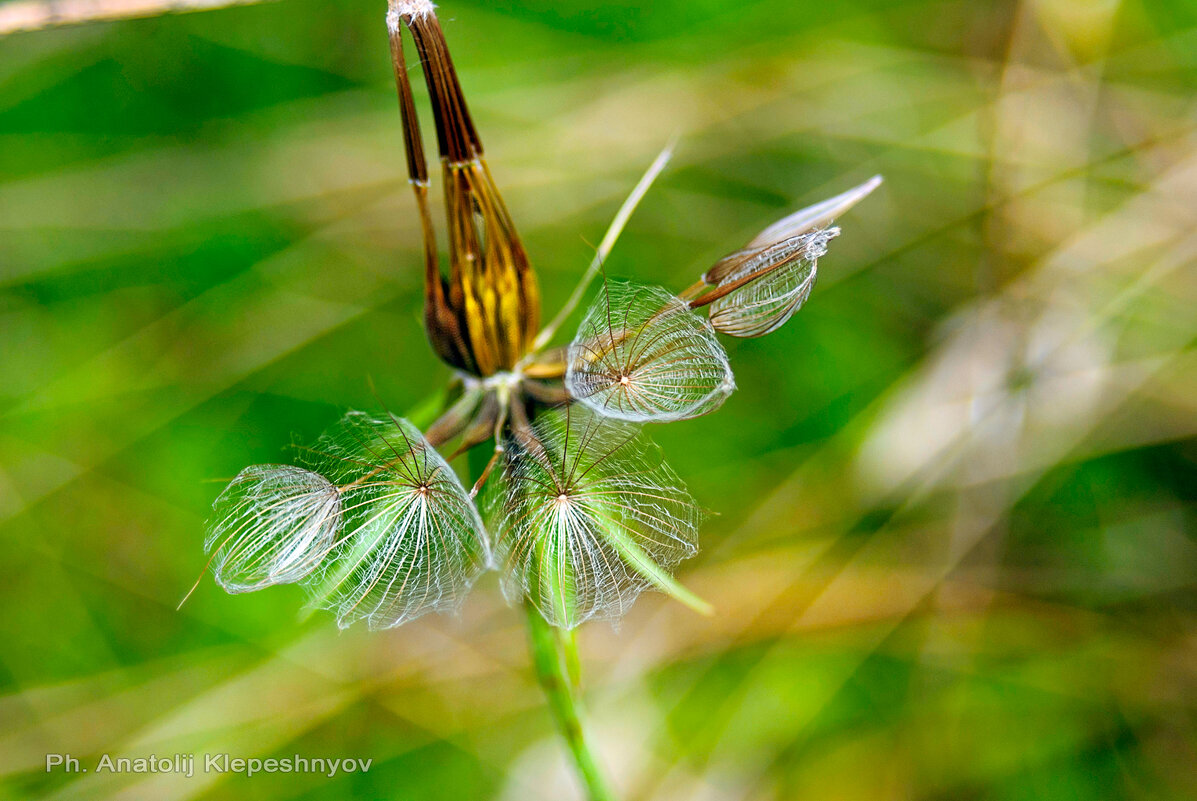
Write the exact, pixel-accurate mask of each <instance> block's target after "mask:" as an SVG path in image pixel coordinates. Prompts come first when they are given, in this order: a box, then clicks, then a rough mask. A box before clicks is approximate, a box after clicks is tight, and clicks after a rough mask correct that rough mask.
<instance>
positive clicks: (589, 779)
mask: <svg viewBox="0 0 1197 801" xmlns="http://www.w3.org/2000/svg"><path fill="white" fill-rule="evenodd" d="M524 611H525V613H526V614H527V620H528V647H529V649H530V650H531V652H532V663H533V665H534V666H535V667H536V678H537V679H538V680H539V681H540V686H541V689H543V690H544V694H545V697H546V698H548V701H549V708H550V709H551V710H552V712H553V718H554V719H555V720H556V721H557V728H558V729H559V730H560V731H561V736H562V737H563V738H564V739H565V742H566V745H568V746H569V750H570V753H571V754H572V755H573V758H574V764H575V765H576V766H577V769H578V776H579V778H581V780H582V783H583V784H584V785H585V786H586V793H587V796H588V797H589V798H590V801H615V796H614V794H612V792H611V788H610V787H609V786H608V785H607V780H606V778H604V776H603V773H602V771H601V770H600V769H599V766H598V760H596V759H595V757H594V753H593V752H592V751H591V750H590V746H589V744H588V743H587V742H586V733H585V731H584V730H583V729H582V719H581V708H580V707H581V705H580V704H579V703H578V700H577V698H576V697H575V696H574V692H573V688H572V684H573V681H572V680H571V677H570V675H569V672H568V671H567V669H566V666H565V653H564V650H563V648H562V646H563V644H564V642H563V640H562V638H561V637H560V635H558V633H557V632H556V631H555V630H554V629H553V627H552V626H550V625H549V624H548V623H547V622H546V621H545V619H544V618H543V617H541V615H540V612H538V611H537V610H536V607H535V606H533V605H532V604H530V603H525V604H524Z"/></svg>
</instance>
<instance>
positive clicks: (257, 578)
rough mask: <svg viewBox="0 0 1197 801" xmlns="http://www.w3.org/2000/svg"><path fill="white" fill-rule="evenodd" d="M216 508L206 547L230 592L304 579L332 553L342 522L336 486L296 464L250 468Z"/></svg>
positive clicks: (258, 588)
mask: <svg viewBox="0 0 1197 801" xmlns="http://www.w3.org/2000/svg"><path fill="white" fill-rule="evenodd" d="M212 509H213V515H212V519H211V520H210V521H209V523H208V535H207V538H206V539H205V541H204V550H205V551H206V552H208V553H211V554H212V570H213V573H214V574H215V576H216V581H217V583H219V584H220V586H222V587H224V588H225V589H226V590H227V591H229V592H250V591H253V590H260V589H262V588H264V587H269V586H271V585H274V584H287V583H290V582H295V581H299V580H300V579H302V578H304V577H305V576H307V575H308V574H309V573H311V572H312V571H313V570H314V569H315V568H316V566H317V565H318V564H319V562H320V560H321V559H323V558H324V556H325V555H326V554H327V553H328V551H329V549H330V548H331V547H332V545H333V541H334V540H335V539H336V535H337V530H338V528H339V527H340V523H341V501H340V496H339V494H338V493H337V490H336V487H334V486H333V485H332V484H330V483H329V482H328V480H327V479H325V478H324V477H323V476H320V475H318V474H316V473H313V472H311V471H309V470H304V469H302V468H299V467H292V466H290V465H253V466H251V467H247V468H245V469H244V470H242V471H241V473H240V474H238V475H237V477H236V478H234V479H233V480H232V481H231V482H229V485H228V487H226V488H225V490H224V492H222V493H221V494H220V497H218V498H217V499H216V502H215V503H213V504H212Z"/></svg>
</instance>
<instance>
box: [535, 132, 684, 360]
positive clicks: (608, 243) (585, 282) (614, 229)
mask: <svg viewBox="0 0 1197 801" xmlns="http://www.w3.org/2000/svg"><path fill="white" fill-rule="evenodd" d="M675 142H676V137H675V138H674V139H673V140H671V141H670V142H669V144H667V145H666V146H665V149H664V150H662V151H661V152H660V153H659V154H658V155H657V157H656V159H654V160H653V163H652V164H650V165H649V167H648V169H647V170H645V172H644V175H642V176H641V177H640V181H639V182H638V183H637V184H636V187H635V188H634V189H633V190H632V194H630V195H628V196H627V198H626V199H625V200H624V202H623V205H622V206H620V207H619V211H618V212H616V214H615V219H614V220H612V221H611V225H610V226H608V227H607V233H605V234H604V235H603V239H602V241H601V242H599V246H598V251H597V252H596V253H595V254H594V259H593V260H592V261H591V262H590V266H589V267H587V268H586V272H585V273H583V274H582V280H581V281H579V282H578V285H577V286H576V287H574V291H573V293H572V294H571V295H570V296H569V300H567V301H565V305H564V306H562V307H561V311H559V312H557V316H556V317H554V318H553V321H552V322H550V323H549V324H548V325H546V326H545V327H544V329H543V330H542V331H541V332H540V333H539V334H537V335H536V339H535V340H533V342H532V347H531V352H532V353H537V352H539V351H540V350H542V349H543V348H544V347H545V346H546V345H548V344H549V342H551V341H552V339H553V337H554V336H555V335H556V333H557V329H558V328H560V327H561V325H562V324H563V323H564V322H565V321H566V320H568V319H569V316H570V315H571V314H573V311H574V309H576V308H577V307H578V304H579V303H580V302H581V301H582V296H583V295H585V294H586V288H587V287H588V286H590V282H591V281H593V280H594V277H595V276H596V275H598V272H599V270H600V269H601V268H602V266H603V262H605V261H606V260H607V255H608V254H609V253H610V252H611V248H613V247H615V240H617V239H619V235H620V234H621V233H623V227H624V226H625V225H627V223H628V218H629V217H631V216H632V212H633V211H635V210H636V206H638V205H640V201H641V200H642V199H643V198H644V195H645V193H646V192H648V188H649V187H650V186H652V184H653V181H655V180H657V176H658V175H660V174H661V170H663V169H665V165H666V164H668V163H669V159H670V158H671V157H672V156H673V146H674V144H675Z"/></svg>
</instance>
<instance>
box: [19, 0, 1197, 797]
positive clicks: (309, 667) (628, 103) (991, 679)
mask: <svg viewBox="0 0 1197 801" xmlns="http://www.w3.org/2000/svg"><path fill="white" fill-rule="evenodd" d="M441 16H442V19H443V20H444V21H445V27H446V31H447V35H448V38H449V42H450V45H451V46H452V48H453V51H454V54H455V57H456V60H457V64H458V67H459V70H460V72H461V79H462V83H463V85H464V87H465V90H466V93H467V96H468V97H469V99H470V102H471V103H472V106H473V110H474V113H475V117H476V119H477V122H478V125H479V128H480V130H481V132H482V136H483V140H484V142H485V143H486V145H487V150H488V154H489V156H490V161H491V165H492V168H493V170H494V173H495V175H496V178H497V180H498V182H499V184H500V186H501V187H502V189H503V191H504V193H505V197H506V199H507V202H508V205H509V206H510V208H511V210H512V213H513V215H514V217H515V219H516V222H517V224H518V225H519V226H520V230H521V232H522V233H523V236H524V238H525V241H526V244H527V246H528V249H529V251H530V253H531V255H532V258H533V261H534V264H535V265H536V267H537V268H538V270H539V272H540V276H541V282H542V286H543V288H544V295H545V298H546V309H547V310H548V311H550V312H551V311H552V310H553V309H554V308H555V307H556V306H557V305H558V304H559V303H560V302H561V300H562V299H563V298H564V297H565V295H566V294H567V293H568V291H569V290H570V288H571V287H572V283H573V280H574V278H575V277H576V276H577V275H578V274H579V273H580V271H581V270H582V269H583V268H584V266H585V264H586V263H587V261H588V259H589V257H590V255H591V254H592V252H593V251H592V245H591V243H595V242H597V241H598V238H599V237H600V236H601V235H602V231H603V229H604V227H605V225H606V223H607V221H608V220H609V218H610V217H611V215H612V214H613V213H614V211H615V209H616V208H617V207H618V205H619V203H620V201H621V200H622V197H623V195H624V194H625V193H626V192H627V191H628V190H629V189H630V188H631V186H632V184H633V183H634V182H635V180H636V178H637V177H638V175H639V173H640V172H641V170H642V169H643V168H644V167H645V166H646V165H647V164H648V163H649V162H650V161H651V160H652V158H653V156H654V155H655V153H656V152H657V151H658V150H659V149H660V148H661V146H662V145H663V144H664V143H665V142H666V141H667V140H668V139H669V138H670V137H671V136H672V135H673V134H674V133H680V134H681V142H680V145H679V148H678V154H677V157H676V158H675V161H674V163H673V164H672V165H671V167H670V169H669V170H668V171H667V172H666V174H665V175H664V176H663V177H662V178H661V180H660V181H659V183H658V184H657V186H656V187H654V189H653V191H652V192H651V193H650V194H649V196H648V197H647V199H646V200H645V202H644V203H643V205H642V207H641V208H640V210H639V211H638V212H637V214H636V216H635V217H634V218H633V219H632V222H631V224H630V226H629V228H628V230H627V232H626V234H625V236H624V237H623V239H622V241H621V242H620V244H619V245H618V246H617V248H616V250H615V252H614V254H613V255H612V258H611V261H610V263H609V265H608V267H609V270H610V272H611V273H612V274H614V275H619V276H629V277H631V276H634V277H637V278H640V279H644V280H649V281H654V282H659V283H663V284H665V285H667V286H671V287H674V288H675V289H680V288H681V287H683V286H685V285H688V284H689V283H691V281H692V280H693V279H694V277H695V276H696V275H697V274H698V273H699V272H700V271H701V270H703V269H705V268H706V267H707V266H708V265H709V264H711V263H712V262H713V261H714V260H715V259H716V258H718V257H719V256H721V255H723V254H724V253H725V252H727V251H729V250H731V249H733V248H735V247H738V246H739V245H741V244H742V243H744V242H745V241H746V240H747V239H749V238H750V237H751V236H752V235H753V234H754V233H755V232H756V231H757V230H759V229H760V228H762V227H763V226H764V225H766V224H767V223H769V222H771V221H772V220H774V219H775V218H777V217H779V216H781V215H783V214H784V213H786V212H788V211H790V210H793V209H794V208H797V207H798V206H800V205H804V204H806V203H810V202H813V201H816V200H820V199H822V198H823V197H826V196H829V195H831V194H834V193H836V192H839V191H842V190H844V189H847V188H848V187H849V186H852V185H854V184H855V183H857V182H859V181H860V180H863V179H864V178H867V177H868V176H870V175H872V174H874V173H883V174H884V175H885V177H886V183H885V185H884V186H883V187H882V188H881V189H880V190H879V191H878V192H877V193H876V194H874V195H873V196H872V197H871V198H869V199H868V200H867V201H866V202H865V203H863V204H862V205H861V206H859V207H858V208H857V209H855V210H853V211H852V212H851V213H850V214H849V215H847V216H846V217H845V218H844V219H842V220H841V224H842V227H843V229H844V234H843V236H841V237H840V239H838V240H837V241H836V242H835V243H834V244H833V247H832V249H831V252H830V253H829V254H828V256H827V257H826V258H825V259H824V260H823V262H822V263H821V276H820V281H819V284H818V286H817V288H816V290H815V293H814V296H813V298H812V300H811V301H810V303H809V304H808V306H807V307H806V308H805V309H804V310H803V311H802V312H801V313H800V314H799V315H798V316H797V317H795V319H794V320H793V321H791V322H790V323H789V324H788V325H787V326H786V327H785V328H784V329H782V330H781V331H780V332H778V333H777V334H774V335H772V336H769V337H767V338H765V339H762V340H756V341H744V342H739V341H737V342H733V343H730V345H729V348H730V351H731V354H732V359H733V367H734V368H735V369H736V372H737V379H738V383H739V385H740V390H739V391H738V392H737V393H736V394H735V395H733V396H732V398H731V399H730V400H729V401H728V403H727V404H726V405H725V406H724V408H723V409H722V410H721V411H720V412H719V413H718V414H716V415H712V416H709V417H706V418H702V419H699V420H695V421H691V422H686V423H679V424H675V425H671V426H668V427H661V428H659V429H657V430H656V431H655V432H654V433H655V435H656V437H657V439H658V441H659V442H660V443H661V444H662V445H663V446H664V448H665V451H666V453H667V455H668V456H669V459H670V461H671V463H672V465H673V467H674V468H675V469H676V470H677V471H678V472H679V473H680V474H681V475H683V476H684V477H685V478H686V480H687V481H688V482H689V486H690V489H691V491H692V492H693V493H694V494H695V495H696V496H697V498H698V499H699V501H700V502H701V503H703V504H704V505H705V506H707V507H710V508H711V509H712V510H714V511H716V512H717V513H718V514H717V515H715V516H713V517H712V518H711V519H710V520H709V521H708V522H707V523H706V525H705V527H704V532H703V534H704V541H703V542H704V548H703V551H702V553H701V554H700V555H699V557H698V558H696V559H695V560H693V561H691V562H688V563H686V564H685V565H683V568H682V571H681V578H682V579H683V580H684V581H685V582H686V583H687V584H688V585H689V586H691V587H692V588H694V589H695V590H696V591H697V592H699V593H700V594H702V595H703V596H704V597H706V598H708V599H709V600H710V601H711V602H712V603H714V604H715V606H716V607H717V612H716V615H715V616H714V617H713V618H711V619H705V618H701V617H698V616H696V615H694V614H693V613H691V612H689V611H688V610H687V609H685V608H683V607H681V606H679V605H677V604H674V603H670V602H668V601H666V600H665V599H664V598H663V597H662V596H659V595H650V596H645V597H643V598H642V599H641V600H640V601H639V603H638V604H637V605H636V607H635V609H634V610H633V612H632V614H631V615H629V616H628V618H627V619H626V620H625V621H624V622H623V624H622V626H621V627H619V628H618V630H614V629H612V628H611V627H609V626H606V625H601V624H600V625H589V626H586V627H585V628H584V629H583V630H582V632H581V647H582V653H583V656H584V659H585V670H586V677H585V689H586V701H587V704H588V706H589V709H590V712H591V718H592V728H593V734H594V741H595V743H596V747H597V748H598V750H599V751H600V753H601V755H602V759H603V761H604V762H605V764H606V765H607V767H608V769H609V770H610V773H611V774H612V777H613V780H614V783H615V784H616V785H617V787H618V788H619V790H620V794H621V796H622V797H624V798H627V799H638V800H641V801H648V800H649V799H653V800H654V801H656V800H657V799H701V800H703V801H706V800H708V799H710V800H712V801H713V800H714V799H799V798H814V799H835V800H836V801H839V800H841V799H869V800H870V801H878V800H879V799H974V798H975V799H1002V800H1003V801H1015V800H1020V799H1119V798H1144V799H1148V798H1150V799H1191V798H1194V797H1197V626H1195V615H1197V593H1195V590H1197V533H1195V532H1197V527H1195V526H1194V516H1195V511H1197V507H1195V506H1194V501H1195V489H1197V466H1195V460H1197V358H1195V355H1197V354H1195V352H1194V338H1195V336H1197V270H1195V269H1194V266H1195V264H1197V146H1195V143H1197V138H1195V124H1197V114H1195V111H1197V104H1195V103H1194V97H1195V90H1197V5H1194V4H1193V3H1192V2H1190V0H1172V1H1171V2H1165V1H1164V0H1152V2H1145V1H1144V0H1128V1H1127V2H1116V0H1093V1H1092V2H1079V1H1078V2H1068V0H1027V1H1025V2H1014V1H1013V0H1011V1H1008V2H970V1H969V0H954V1H949V2H885V1H883V0H829V1H828V2H795V0H777V1H776V2H734V3H728V2H714V1H713V0H687V2H680V1H677V0H667V1H665V2H655V3H652V4H647V3H646V4H624V3H599V2H585V1H584V0H583V1H580V2H563V1H562V0H529V2H522V3H516V2H494V3H483V2H450V1H449V0H445V3H444V4H443V6H442V8H441ZM382 20H383V4H382V3H381V2H380V0H369V1H368V2H367V1H366V0H346V1H344V2H336V3H330V2H314V1H313V0H281V1H280V2H276V3H269V4H264V5H258V6H246V7H239V8H231V9H222V10H214V11H207V12H202V13H193V14H185V15H168V16H161V17H156V18H149V19H139V20H126V21H119V22H106V23H98V24H91V25H82V26H73V27H63V28H58V29H52V30H43V31H35V32H22V33H14V34H12V35H10V36H7V37H4V38H0V536H2V537H3V554H4V555H3V558H2V560H0V605H2V610H3V614H2V616H0V797H2V798H14V799H20V798H53V799H107V798H120V799H156V800H157V799H184V798H187V799H191V798H196V799H213V800H215V799H267V798H268V799H326V798H327V799H333V798H337V799H341V798H369V799H374V798H379V799H404V800H405V801H406V800H408V799H412V800H415V799H491V798H500V799H505V800H507V801H535V800H536V799H546V800H547V799H553V800H554V801H557V800H558V799H570V798H576V797H577V796H578V790H577V788H576V785H575V783H574V780H573V777H572V774H571V773H570V770H569V764H568V761H567V758H566V755H565V753H564V751H563V749H562V747H561V746H560V745H559V744H558V742H557V740H556V739H555V734H554V731H553V728H552V722H551V720H550V718H549V716H548V714H547V712H546V711H545V708H544V706H543V701H542V698H541V696H540V694H539V690H538V688H537V687H536V685H535V682H534V680H533V678H532V676H531V673H530V670H529V666H528V660H527V657H526V654H525V634H524V632H523V630H522V621H521V618H520V615H519V614H518V613H517V612H515V611H512V610H510V609H508V608H507V607H506V605H505V604H504V603H503V601H502V600H501V598H500V595H499V592H498V588H497V582H496V581H495V579H494V577H493V575H492V576H491V577H488V578H487V579H485V580H484V581H482V582H481V583H480V584H479V586H478V587H477V589H476V590H475V592H474V594H473V595H472V596H471V598H470V600H469V602H468V603H467V605H466V607H465V608H464V610H463V611H462V613H461V615H460V617H458V618H453V617H430V618H424V619H421V620H420V621H418V622H416V623H414V624H410V625H407V626H404V627H402V628H399V629H397V630H394V631H389V632H385V633H380V634H373V635H372V634H369V633H367V632H365V631H356V630H351V631H348V632H345V633H338V631H337V629H336V627H335V625H334V624H333V622H332V620H331V619H330V618H328V617H327V616H324V615H315V616H311V617H301V616H300V615H299V614H298V613H297V610H298V609H299V608H300V607H301V605H302V601H303V597H302V593H301V591H300V590H298V589H296V588H291V587H287V588H276V589H271V590H268V591H265V592H262V593H257V594H253V595H249V596H238V597H232V596H227V595H225V594H224V593H222V592H220V591H218V590H217V588H216V587H215V586H214V585H213V583H212V582H211V580H210V578H208V579H205V581H204V582H203V583H202V584H201V586H200V589H199V590H198V591H197V592H196V594H195V595H194V596H193V597H192V599H191V600H190V601H189V602H188V604H187V605H186V606H184V607H183V609H182V610H181V611H175V606H176V604H177V603H178V601H179V599H180V598H181V597H182V595H183V593H184V592H185V591H186V590H187V588H188V587H189V586H190V585H191V583H192V582H193V581H194V579H195V577H196V575H197V574H198V573H199V571H200V569H201V568H202V567H203V563H204V558H203V554H202V551H201V542H202V536H203V534H202V531H203V522H204V519H205V515H206V512H207V510H208V508H209V505H210V503H211V501H212V500H213V498H214V497H215V495H216V494H217V493H218V492H219V490H220V486H221V485H220V481H221V480H222V479H223V480H227V479H228V478H229V477H231V476H232V475H234V474H235V473H236V472H237V471H238V470H239V469H240V468H241V467H242V466H244V465H246V464H250V463H256V462H271V461H279V460H284V459H286V458H287V451H286V448H287V446H288V445H289V444H290V443H291V442H292V440H293V439H297V440H300V441H306V440H310V439H312V438H314V437H315V436H316V435H318V434H319V432H320V431H322V430H323V429H324V428H325V427H326V426H327V425H329V424H330V423H331V422H333V421H334V420H335V419H336V418H337V417H338V416H339V414H340V413H341V412H342V411H343V410H345V409H347V408H376V407H377V401H376V400H375V399H374V397H373V395H372V393H371V390H370V385H369V381H370V380H371V379H372V380H373V382H374V384H375V385H376V387H377V392H378V396H379V397H380V398H381V399H382V400H383V401H384V402H385V403H386V404H387V405H388V406H389V407H390V408H392V409H395V410H403V409H405V408H410V407H412V406H413V405H415V404H416V403H418V402H419V401H420V400H421V399H423V398H425V397H427V396H428V395H429V394H430V393H431V392H433V391H434V390H435V389H437V388H438V387H439V386H441V385H442V384H443V383H444V381H445V380H446V378H447V375H448V374H447V371H446V370H445V369H444V368H442V367H440V366H438V364H437V363H436V361H435V360H434V358H433V357H432V355H431V352H430V350H429V348H428V346H427V344H426V342H425V339H424V335H423V333H422V331H421V328H420V323H419V307H420V291H419V268H418V264H419V246H420V245H419V239H418V229H417V225H416V221H415V219H414V204H413V201H412V198H411V193H410V191H409V190H408V188H407V186H406V182H405V180H404V162H403V155H402V145H401V137H400V130H399V122H398V114H397V108H396V102H395V96H394V87H393V81H392V76H391V75H390V65H389V61H388V51H387V43H386V37H385V30H384V26H383V22H382ZM420 89H422V87H420ZM423 97H424V96H423V94H422V93H421V94H420V95H419V97H418V98H417V99H418V100H422V99H423ZM64 751H65V752H70V753H71V754H73V755H75V756H77V757H79V758H81V759H82V760H83V764H84V765H85V766H86V765H89V764H94V762H95V760H96V759H97V758H98V756H99V755H100V754H102V753H110V754H113V755H114V756H144V755H147V754H150V753H156V754H160V755H161V754H173V753H176V752H196V753H201V754H202V753H204V752H232V753H233V754H234V755H240V756H261V757H266V756H286V755H290V754H294V753H298V754H301V755H307V756H321V755H328V756H354V757H363V758H372V759H373V760H374V766H373V768H372V769H371V770H370V771H369V772H368V773H366V774H359V775H353V776H339V777H336V778H334V779H328V778H324V777H321V776H313V775H303V776H293V775H292V776H287V775H274V776H258V777H254V778H252V779H246V778H244V777H238V776H217V775H208V776H197V777H195V778H194V779H191V780H188V779H185V778H182V777H179V776H172V775H150V776H128V775H124V776H112V775H109V774H104V775H98V774H95V773H94V772H92V773H89V774H80V775H76V776H69V775H65V774H63V773H62V772H61V771H56V772H54V773H49V774H47V773H46V772H45V770H44V759H45V754H46V753H47V752H64Z"/></svg>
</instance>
